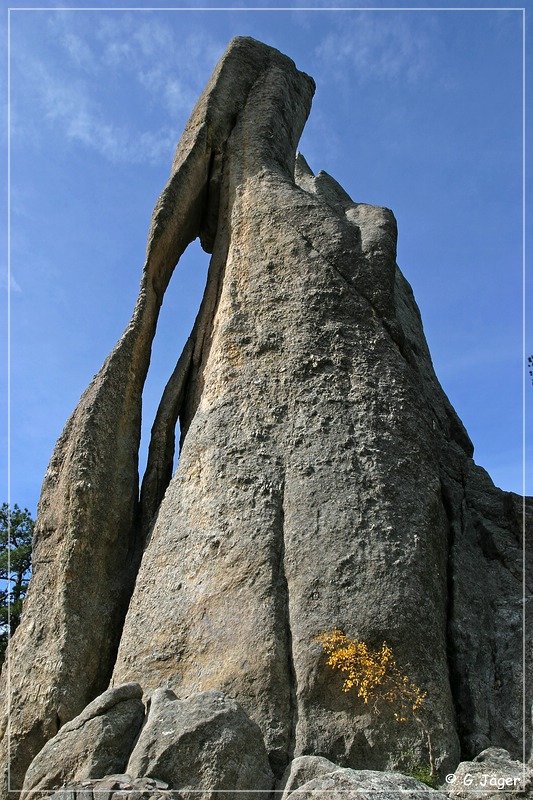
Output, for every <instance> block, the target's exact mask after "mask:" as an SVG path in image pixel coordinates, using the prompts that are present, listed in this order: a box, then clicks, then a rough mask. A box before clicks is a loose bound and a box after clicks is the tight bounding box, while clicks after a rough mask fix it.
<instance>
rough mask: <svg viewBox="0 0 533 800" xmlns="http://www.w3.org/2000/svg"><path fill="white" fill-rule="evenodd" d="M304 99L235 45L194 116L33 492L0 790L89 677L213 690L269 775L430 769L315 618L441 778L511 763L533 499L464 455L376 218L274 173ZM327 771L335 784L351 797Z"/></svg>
mask: <svg viewBox="0 0 533 800" xmlns="http://www.w3.org/2000/svg"><path fill="white" fill-rule="evenodd" d="M313 90H314V85H313V82H312V80H311V79H310V78H309V77H308V76H306V75H304V74H303V73H300V72H298V70H297V69H296V68H295V66H294V64H293V63H292V62H291V61H290V60H289V59H288V58H286V57H285V56H282V55H281V54H280V53H278V52H277V51H275V50H273V49H272V48H269V47H267V46H266V45H262V44H260V43H258V42H254V41H253V40H249V39H237V40H234V41H233V42H232V43H231V45H230V47H229V48H228V50H227V52H226V54H225V55H224V57H223V58H222V60H221V62H220V63H219V65H218V66H217V68H216V70H215V72H214V74H213V77H212V79H211V81H210V82H209V84H208V86H207V88H206V90H205V92H204V93H203V95H202V97H201V98H200V100H199V102H198V104H197V106H196V108H195V109H194V111H193V113H192V116H191V119H190V120H189V123H188V125H187V127H186V130H185V132H184V134H183V137H182V139H181V141H180V144H179V146H178V149H177V152H176V157H175V159H174V163H173V167H172V174H171V178H170V180H169V183H168V184H167V186H166V187H165V189H164V191H163V194H162V196H161V199H160V201H158V204H157V206H156V209H155V211H154V216H153V219H152V225H151V229H150V234H149V241H148V252H147V260H146V264H145V269H144V272H143V278H142V282H141V291H140V295H139V300H138V303H137V306H136V308H135V311H134V314H133V317H132V321H131V323H130V325H129V326H128V328H127V330H126V332H125V334H124V336H123V338H122V339H121V340H120V342H119V343H118V345H117V346H116V348H115V349H114V350H113V352H112V353H111V356H110V357H109V359H108V360H107V361H106V363H105V364H104V366H103V368H102V370H101V372H100V373H99V375H98V376H96V378H95V379H94V381H93V383H92V384H91V386H90V387H89V389H88V390H87V392H86V393H85V395H84V396H83V397H82V400H81V401H80V405H79V406H78V408H77V409H76V411H75V412H74V414H73V416H72V418H71V420H70V421H69V423H68V424H67V427H66V429H65V431H64V433H63V435H62V437H61V439H60V441H59V443H58V445H57V448H56V451H55V453H54V456H53V457H52V462H51V465H50V467H49V470H48V473H47V476H46V478H45V483H44V486H43V494H42V497H41V503H40V507H39V521H38V525H37V531H36V544H35V562H34V577H33V579H32V586H31V589H30V593H29V596H28V601H27V604H26V608H25V612H24V618H23V622H22V624H21V626H20V628H19V630H18V631H17V634H16V635H15V637H14V639H13V642H12V644H11V646H10V657H11V664H12V670H11V695H10V698H9V700H10V703H11V788H13V789H16V788H20V785H21V783H22V778H23V776H24V773H25V771H26V769H27V767H28V765H29V764H30V762H31V761H32V759H33V758H34V756H35V755H36V753H37V752H38V751H39V750H40V749H41V748H42V746H43V745H44V743H45V741H46V740H47V739H49V738H50V737H51V736H53V735H54V734H55V733H56V732H57V729H58V727H59V726H61V725H63V724H64V723H65V722H66V721H68V720H69V719H72V717H74V716H75V715H76V714H78V713H80V711H81V710H82V709H83V708H84V707H85V705H86V704H87V702H89V701H91V700H92V698H94V697H95V696H96V695H97V694H98V693H99V692H100V691H102V689H103V688H105V686H107V684H108V681H109V679H110V677H111V676H112V682H113V684H121V683H123V682H125V681H138V682H140V683H141V684H142V685H143V687H146V688H147V690H148V694H154V693H156V692H157V690H158V689H161V688H164V689H170V690H172V691H174V692H175V694H176V695H177V697H178V700H174V701H172V703H174V704H176V703H179V702H181V701H185V700H188V699H190V698H194V696H195V695H197V694H198V693H201V692H205V691H210V690H217V691H222V692H224V693H225V694H227V695H228V696H230V697H232V698H235V699H236V700H237V701H238V702H239V703H240V704H241V705H242V707H243V708H244V709H245V711H246V712H247V714H248V715H249V716H250V717H251V719H253V720H254V721H255V722H256V723H257V724H258V726H259V728H260V729H261V732H262V735H263V737H264V740H265V742H266V746H267V750H268V753H269V759H270V764H271V767H272V770H273V771H274V773H275V775H276V777H277V778H280V777H281V776H282V774H283V772H284V770H285V769H286V767H287V765H288V764H289V763H290V762H291V761H292V760H293V759H294V758H297V757H298V756H300V755H303V754H316V755H320V756H323V757H327V758H328V759H331V760H332V761H333V762H334V763H335V764H338V765H339V766H341V767H364V768H365V769H384V770H386V769H391V768H393V767H395V766H396V765H397V764H398V763H399V760H400V758H401V755H402V753H404V752H405V751H406V750H409V752H411V753H412V754H413V757H415V758H416V759H417V760H419V761H420V762H421V763H423V762H425V763H427V762H428V758H429V753H428V745H427V742H428V739H427V733H426V731H424V730H423V728H422V726H420V725H418V723H415V722H414V721H412V722H411V723H408V724H405V725H402V726H398V724H397V722H396V721H395V719H394V717H393V714H392V713H387V712H386V711H383V712H382V713H380V714H375V713H370V711H369V708H368V706H365V705H364V704H363V703H362V702H359V701H357V700H356V699H354V697H353V696H352V695H351V694H344V693H342V691H341V679H340V678H339V677H338V676H337V675H333V674H332V673H330V672H329V671H328V669H327V668H326V666H325V664H324V658H323V657H322V655H321V650H320V647H319V646H318V645H317V644H316V643H315V641H314V640H315V637H316V635H317V634H320V633H322V632H325V631H328V630H331V629H332V628H334V627H338V628H342V629H343V630H344V631H345V632H346V633H347V634H348V635H350V636H353V637H358V638H361V639H364V640H365V641H366V642H368V643H369V644H370V645H380V644H381V643H382V642H383V641H384V640H386V641H387V642H388V644H389V645H390V646H391V647H392V648H393V651H394V653H395V656H396V659H397V661H398V663H399V665H400V666H401V667H402V669H404V670H405V671H408V672H409V676H410V678H411V679H412V680H414V681H415V682H416V683H417V684H418V685H419V686H420V687H421V688H422V690H423V691H426V692H427V698H426V701H425V703H424V726H425V728H426V729H427V731H429V732H430V735H431V742H432V754H433V756H434V757H435V759H436V764H437V766H438V768H439V770H440V771H441V773H442V774H444V773H445V772H448V771H450V770H451V769H453V768H455V766H456V765H457V763H458V761H459V758H460V754H462V755H463V756H466V757H472V756H473V755H474V754H475V753H476V752H478V751H479V749H480V748H482V747H485V746H487V745H489V744H492V745H495V746H499V747H505V748H506V749H508V750H509V752H510V753H511V755H513V756H516V755H518V754H521V752H522V739H523V734H524V731H522V724H521V712H520V709H521V701H522V698H521V691H522V681H521V675H522V664H521V653H522V633H523V630H522V616H521V605H520V604H521V599H522V537H523V533H524V532H523V519H522V513H524V516H525V517H526V520H527V522H526V524H530V523H531V522H532V521H533V501H531V500H530V499H526V501H525V503H524V507H523V508H522V501H521V498H518V497H517V496H516V495H512V494H510V493H505V492H502V491H500V490H498V489H496V488H495V487H494V486H493V484H492V482H491V481H490V478H489V477H488V476H487V474H486V473H485V472H484V471H483V470H482V469H480V468H479V467H477V466H476V465H475V464H474V462H473V460H472V455H473V447H472V444H471V442H470V439H469V438H468V434H467V433H466V431H465V429H464V427H463V425H462V423H461V421H460V420H459V418H458V417H457V415H456V413H455V412H454V410H453V408H452V407H451V405H450V403H449V401H448V399H447V397H446V395H445V394H444V392H443V390H442V388H441V387H440V385H439V383H438V380H437V378H436V376H435V373H434V370H433V366H432V363H431V358H430V355H429V351H428V348H427V344H426V341H425V338H424V333H423V329H422V323H421V319H420V313H419V311H418V308H417V306H416V302H415V300H414V297H413V294H412V291H411V288H410V286H409V285H408V283H407V282H406V280H405V279H404V277H403V276H402V274H401V272H400V270H399V268H398V266H397V265H396V222H395V219H394V215H393V214H392V212H391V211H390V210H388V209H386V208H381V207H376V206H370V205H367V204H364V203H358V202H353V201H352V199H351V198H350V197H349V195H348V194H347V193H346V192H345V191H344V190H343V189H342V187H340V186H339V184H338V183H337V182H336V181H335V180H334V179H333V178H331V177H330V176H329V175H327V174H325V173H319V174H318V175H314V174H313V172H312V171H311V170H310V168H309V166H308V165H307V164H306V162H305V160H304V159H303V157H301V156H299V157H298V158H296V157H295V155H296V147H297V142H298V138H299V136H300V133H301V130H302V128H303V125H304V123H305V120H306V117H307V114H308V112H309V108H310V104H311V97H312V94H313ZM197 236H200V239H201V241H202V245H203V246H204V249H206V250H207V251H208V252H212V258H211V264H210V269H209V275H208V281H207V287H206V292H205V295H204V300H203V302H202V305H201V308H200V311H199V314H198V318H197V321H196V323H195V326H194V328H193V331H192V333H191V336H190V338H189V341H188V342H187V345H186V347H185V349H184V351H183V353H182V355H181V357H180V358H179V359H178V362H177V365H176V369H175V371H174V373H173V375H172V376H171V378H170V380H169V382H168V384H167V387H166V389H165V392H164V395H163V398H162V400H161V404H160V407H159V410H158V413H157V416H156V420H155V422H154V426H153V430H152V440H151V444H150V453H149V459H148V465H147V469H146V473H145V475H144V478H143V482H142V490H141V497H140V503H139V502H138V501H137V489H138V474H137V451H138V444H139V429H140V408H141V392H142V386H143V383H144V379H145V376H146V371H147V368H148V362H149V355H150V347H151V341H152V338H153V334H154V331H155V325H156V322H157V315H158V310H159V307H160V304H161V302H162V298H163V293H164V291H165V288H166V286H167V284H168V281H169V279H170V276H171V273H172V270H173V268H174V266H175V264H176V262H177V260H178V258H179V256H180V254H181V252H182V251H183V249H184V248H185V246H186V245H187V244H188V242H190V241H191V240H192V239H194V238H195V237H197ZM178 419H179V423H180V429H181V443H180V444H181V451H180V460H179V465H178V469H177V471H176V473H175V474H174V476H173V477H172V476H171V473H172V459H173V454H174V449H175V441H174V437H175V433H174V431H175V425H176V422H177V420H178ZM144 544H146V546H145V549H144V552H143V553H142V560H141V550H142V548H143V546H144ZM139 560H141V563H140V568H139V571H138V574H137V565H138V563H139ZM530 561H531V559H530V554H529V553H527V554H526V564H527V568H528V570H529V569H530ZM530 574H531V573H530V572H529V571H528V578H527V580H528V583H527V591H528V592H529V590H530V584H529V581H530V577H529V576H530ZM117 576H120V577H119V578H118V579H117ZM133 584H135V587H134V590H133V594H132V596H131V602H130V595H131V592H132V587H133ZM128 603H129V606H128ZM126 609H127V613H126ZM525 633H526V634H527V635H528V636H529V632H525ZM117 647H118V654H117ZM115 656H116V657H115ZM529 685H531V681H530V682H529ZM158 697H159V698H160V697H161V695H157V694H156V695H155V696H154V703H155V702H156V701H157V702H159V700H157V698H158ZM191 702H195V701H194V700H191ZM172 703H169V704H168V705H172ZM391 711H392V709H391ZM5 719H7V717H6V718H5ZM147 729H148V726H147ZM145 730H146V729H145ZM5 731H6V722H5V721H4V723H3V727H1V726H0V735H3V740H2V744H1V748H3V763H4V765H6V764H7V757H6V752H7V744H6V740H7V737H6V736H5V735H4V734H5ZM143 735H144V731H143ZM525 735H526V737H527V741H528V743H529V729H528V730H527V731H526V732H525ZM141 739H142V737H141ZM154 741H155V740H154ZM154 747H155V744H154ZM154 752H155V751H154ZM200 760H201V759H200ZM4 769H6V767H4ZM5 774H6V773H5V772H4V776H5ZM334 774H335V775H337V777H336V778H335V779H334V784H333V787H334V788H335V786H336V781H337V782H338V781H340V782H341V783H342V781H345V782H346V781H348V780H349V777H347V775H346V774H344V777H338V775H339V774H340V773H338V772H335V773H334ZM158 777H161V776H158ZM315 780H322V778H316V779H315ZM324 780H325V779H324ZM350 780H351V778H350ZM405 780H408V779H405ZM339 785H340V784H339ZM4 789H5V786H4ZM335 791H336V789H335ZM391 791H392V789H391ZM428 791H429V790H428ZM4 794H5V792H4ZM433 796H435V795H433Z"/></svg>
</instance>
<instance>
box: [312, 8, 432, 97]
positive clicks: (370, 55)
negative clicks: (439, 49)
mask: <svg viewBox="0 0 533 800" xmlns="http://www.w3.org/2000/svg"><path fill="white" fill-rule="evenodd" d="M341 16H342V24H341V23H340V21H339V23H337V24H336V26H335V28H334V29H333V30H331V31H330V32H329V33H327V34H326V35H325V37H324V38H323V40H322V42H321V43H320V44H319V45H318V46H317V48H316V50H315V54H316V56H317V58H318V59H319V60H320V62H321V63H322V66H323V67H324V68H325V69H327V70H328V71H329V72H330V73H334V74H335V75H336V76H337V77H338V78H340V79H344V80H350V81H352V82H353V81H357V82H364V81H366V80H370V79H371V80H375V79H376V78H377V79H383V80H389V81H395V80H398V79H400V78H402V79H405V80H406V81H408V82H414V81H416V80H417V79H418V78H420V77H421V76H422V75H423V74H425V73H426V72H427V70H428V69H429V66H430V63H431V60H430V49H429V41H430V40H429V37H428V36H427V34H426V33H425V32H424V30H423V29H422V28H421V26H420V25H419V24H418V25H417V27H416V29H415V28H413V25H412V22H408V21H406V19H405V17H400V16H399V15H397V14H395V15H392V16H389V15H384V14H371V13H366V14H363V13H361V14H357V15H355V16H353V17H350V18H349V20H346V18H345V17H344V16H343V15H341Z"/></svg>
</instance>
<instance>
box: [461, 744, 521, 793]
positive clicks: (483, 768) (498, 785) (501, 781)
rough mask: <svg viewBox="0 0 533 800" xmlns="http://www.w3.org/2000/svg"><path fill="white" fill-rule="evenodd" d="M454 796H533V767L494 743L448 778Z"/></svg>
mask: <svg viewBox="0 0 533 800" xmlns="http://www.w3.org/2000/svg"><path fill="white" fill-rule="evenodd" d="M448 781H449V783H448V789H449V791H448V796H449V798H450V800H511V798H513V797H514V798H520V797H532V796H533V769H532V768H531V766H529V765H527V764H523V763H520V762H519V761H515V760H513V759H512V758H511V757H510V755H509V753H508V752H507V750H503V748H497V747H490V748H488V749H487V750H484V751H483V752H482V753H480V754H479V755H478V756H476V757H475V758H474V760H473V761H462V762H461V763H460V764H459V766H458V767H457V769H456V770H455V773H454V774H453V775H451V776H449V778H448Z"/></svg>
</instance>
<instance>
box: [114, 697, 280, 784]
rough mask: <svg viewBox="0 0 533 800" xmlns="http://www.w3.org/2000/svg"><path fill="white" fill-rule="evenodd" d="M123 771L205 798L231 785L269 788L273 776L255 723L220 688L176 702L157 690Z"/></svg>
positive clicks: (174, 698)
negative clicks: (155, 779)
mask: <svg viewBox="0 0 533 800" xmlns="http://www.w3.org/2000/svg"><path fill="white" fill-rule="evenodd" d="M127 772H128V773H129V774H131V775H135V776H137V777H149V778H155V777H157V778H159V779H162V780H163V781H165V782H166V783H168V785H169V787H170V788H171V789H178V790H183V791H187V790H193V791H195V792H201V795H200V797H201V798H203V799H204V800H216V797H217V795H216V793H217V792H223V791H228V790H235V791H237V792H239V794H242V793H243V792H245V791H246V790H254V791H261V792H268V791H269V790H270V789H271V788H272V784H273V776H272V772H271V770H270V766H269V764H268V758H267V753H266V749H265V743H264V741H263V737H262V736H261V731H260V730H259V727H258V726H257V725H256V724H255V723H253V722H252V721H251V720H250V718H249V717H248V716H247V715H246V714H245V713H244V711H243V710H242V708H241V707H240V706H239V705H238V704H237V703H236V702H235V701H234V700H230V699H229V698H228V697H225V696H224V695H223V694H222V693H221V692H215V691H211V692H204V693H202V694H199V695H197V696H196V697H194V698H192V699H191V700H185V701H180V700H177V699H176V696H175V694H174V693H173V692H171V691H170V690H169V689H158V690H157V691H156V692H154V694H153V696H152V700H151V705H150V711H149V714H148V719H147V722H146V725H145V726H144V728H143V730H142V733H141V735H140V737H139V740H138V741H137V744H136V745H135V749H134V750H133V752H132V754H131V756H130V759H129V762H128V768H127Z"/></svg>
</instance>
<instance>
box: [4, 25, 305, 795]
mask: <svg viewBox="0 0 533 800" xmlns="http://www.w3.org/2000/svg"><path fill="white" fill-rule="evenodd" d="M278 76H279V78H280V81H281V83H280V90H278V89H277V85H278V83H277V82H278ZM258 85H264V86H265V87H266V90H267V92H269V91H270V92H272V91H273V95H274V96H273V98H272V102H271V103H270V105H271V108H270V111H268V110H267V109H264V110H265V112H266V116H265V118H264V124H265V125H268V124H270V123H272V122H275V123H278V122H279V123H283V120H284V128H285V133H284V135H283V136H280V137H279V140H278V141H277V142H276V143H275V144H274V146H273V147H272V148H271V150H272V152H273V153H274V152H275V151H277V150H278V149H279V157H280V158H287V157H290V152H291V151H292V152H293V151H294V148H295V147H296V142H297V140H298V137H299V135H300V132H301V129H302V127H303V125H304V122H305V119H306V117H307V114H308V111H309V107H310V101H311V95H312V93H313V88H314V84H313V82H312V80H311V79H310V78H308V77H307V76H305V75H303V74H302V73H298V72H297V71H296V69H295V67H294V64H293V63H292V61H290V59H288V58H286V57H285V56H282V55H281V53H278V52H277V51H276V50H274V49H272V48H269V47H266V46H265V45H262V44H260V43H258V42H255V41H253V40H251V39H242V38H241V39H235V40H234V41H233V42H232V43H231V45H230V47H229V48H228V50H227V51H226V54H225V55H224V56H223V57H222V59H221V61H220V62H219V64H218V66H217V68H216V70H215V72H214V74H213V76H212V78H211V80H210V82H209V84H208V86H207V87H206V89H205V91H204V93H203V95H202V97H201V98H200V100H199V101H198V103H197V105H196V107H195V109H194V111H193V114H192V116H191V118H190V120H189V122H188V124H187V127H186V129H185V132H184V134H183V136H182V138H181V140H180V144H179V147H178V149H177V151H176V156H175V158H174V162H173V165H172V173H171V176H170V179H169V181H168V183H167V185H166V187H165V188H164V190H163V192H162V194H161V197H160V198H159V200H158V202H157V204H156V207H155V210H154V213H153V217H152V221H151V225H150V231H149V236H148V247H147V254H146V261H145V265H144V269H143V274H142V280H141V286H140V291H139V297H138V301H137V304H136V306H135V309H134V312H133V316H132V319H131V321H130V323H129V325H128V327H127V329H126V331H125V332H124V335H123V336H122V338H121V339H120V341H119V342H118V344H117V345H116V347H115V348H114V350H113V351H112V353H111V355H110V356H109V358H108V359H107V360H106V362H105V364H104V365H103V367H102V369H101V370H100V372H99V373H98V375H96V376H95V378H94V379H93V381H92V383H91V385H90V386H89V388H88V389H87V391H86V392H85V393H84V395H83V397H82V398H81V400H80V403H79V405H78V407H77V408H76V410H75V411H74V413H73V415H72V417H71V418H70V420H69V421H68V423H67V425H66V427H65V430H64V431H63V433H62V435H61V437H60V439H59V441H58V443H57V445H56V448H55V451H54V454H53V456H52V459H51V462H50V465H49V467H48V470H47V473H46V476H45V480H44V484H43V489H42V494H41V499H40V502H39V509H38V520H37V525H36V531H35V542H34V557H33V567H34V572H33V579H32V585H31V588H30V590H29V593H28V597H27V600H26V607H25V614H24V622H23V624H22V625H21V626H20V627H19V629H18V630H17V633H16V635H15V636H14V637H13V641H12V642H11V645H10V654H9V658H10V677H9V693H10V698H7V694H8V693H7V691H3V692H2V694H3V695H4V696H6V703H7V706H6V708H5V709H4V718H3V721H2V722H1V723H0V738H1V740H2V741H1V745H0V763H2V764H3V772H2V775H1V776H0V778H1V780H2V784H3V787H4V788H3V790H4V791H7V781H8V770H7V761H8V751H9V762H10V763H9V772H10V776H9V778H10V787H11V790H16V789H20V788H21V786H22V782H23V777H24V773H25V771H26V769H27V767H28V765H29V763H30V761H31V760H32V758H33V756H34V755H35V754H36V753H37V752H38V751H39V750H40V749H41V747H42V746H43V745H44V743H45V742H46V741H47V740H48V739H49V738H51V737H52V736H53V735H55V733H56V732H57V731H58V729H59V728H60V727H61V725H63V724H64V723H65V722H67V721H68V720H70V719H72V718H73V717H75V716H76V715H77V714H79V713H80V712H81V711H82V710H83V708H84V707H85V706H86V705H87V703H88V702H89V701H90V700H92V699H93V698H94V697H95V696H96V695H98V694H99V693H100V692H101V691H103V690H104V689H105V688H106V686H107V685H108V683H109V679H110V676H111V672H112V670H113V664H114V659H115V656H116V650H117V646H118V642H119V639H120V634H121V630H122V623H123V619H124V614H125V612H126V609H127V607H128V602H129V599H130V595H131V591H132V588H133V584H134V581H135V576H136V571H137V567H138V563H139V558H140V555H141V551H142V539H143V535H144V534H145V529H144V527H143V526H144V523H145V521H146V520H147V518H148V519H149V516H150V514H149V511H147V509H152V510H153V509H154V508H156V507H157V504H158V502H159V500H160V499H161V496H162V494H163V493H164V490H165V488H166V487H165V484H164V480H165V479H166V480H168V475H167V470H168V458H169V455H168V453H169V448H166V447H163V448H162V449H160V448H158V447H157V446H156V447H155V448H152V452H151V459H150V464H149V470H148V472H147V475H146V479H145V486H144V489H145V491H144V496H143V508H141V509H140V508H139V504H138V499H137V497H138V484H139V479H138V448H139V439H140V421H141V394H142V389H143V385H144V380H145V377H146V373H147V369H148V364H149V359H150V351H151V343H152V339H153V336H154V333H155V327H156V323H157V318H158V313H159V309H160V306H161V302H162V300H163V294H164V291H165V289H166V286H167V285H168V281H169V280H170V277H171V274H172V271H173V269H174V267H175V265H176V263H177V261H178V259H179V257H180V255H181V253H182V252H183V250H184V249H185V247H186V246H187V245H188V244H189V242H191V241H192V240H193V239H195V238H196V237H197V236H200V238H201V240H202V244H203V246H204V248H205V249H207V250H210V249H211V248H212V247H213V240H214V236H215V233H216V235H217V236H218V240H219V242H223V241H224V235H223V227H224V226H223V225H222V226H218V217H219V205H220V182H221V179H222V171H223V167H224V163H225V150H226V146H227V141H228V138H229V137H230V134H231V132H232V130H233V128H234V126H235V125H236V122H237V120H238V119H239V118H240V116H241V109H242V108H244V107H246V105H247V102H248V98H249V96H250V93H251V91H252V87H253V86H258ZM280 92H281V93H280ZM276 101H278V102H280V103H281V105H282V108H281V109H280V111H279V113H277V112H276V109H275V102H276ZM286 101H288V103H286ZM248 108H250V104H249V103H248ZM272 114H276V118H275V120H273V119H272ZM262 124H263V123H262ZM250 133H253V134H254V135H255V132H253V131H250ZM261 138H263V139H264V137H261V136H260V137H259V139H261ZM287 148H288V150H289V154H286V153H285V152H284V149H285V150H286V149H287ZM253 150H256V158H257V159H258V160H260V158H261V154H260V152H259V149H258V148H255V146H252V147H250V148H249V151H250V153H251V152H252V151H253ZM229 224H230V223H229V220H226V234H225V238H226V240H227V239H228V238H229ZM225 246H226V245H224V246H223V247H222V251H221V249H220V247H219V248H218V252H217V254H216V255H215V256H214V258H213V264H215V265H216V267H215V268H214V269H213V270H212V281H211V283H210V287H211V286H212V285H213V282H214V283H215V284H216V280H217V277H216V275H217V274H218V271H219V269H220V268H221V266H222V265H223V262H224V255H223V250H224V247H225ZM213 273H215V275H213ZM214 291H215V295H216V288H215V290H214ZM211 323H212V320H211V319H210V320H209V324H211ZM205 335H206V333H205V331H204V330H203V328H201V329H200V330H199V331H198V337H197V338H195V340H194V346H193V347H191V358H192V362H191V363H192V364H194V363H195V358H197V357H198V353H197V351H198V350H199V351H200V352H202V337H205ZM187 368H189V367H188V366H187ZM188 401H189V402H192V397H191V395H190V393H189V395H188ZM166 430H168V428H167V429H166ZM172 436H173V429H172ZM171 459H172V456H171V455H170V463H171ZM160 476H162V477H161V478H160ZM165 476H166V478H165ZM161 480H163V483H161ZM3 681H4V689H7V685H6V684H7V669H6V670H5V671H4V677H3ZM8 718H9V733H8V735H9V739H10V743H9V746H8V743H7V735H6V734H7V728H8V724H7V723H8Z"/></svg>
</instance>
